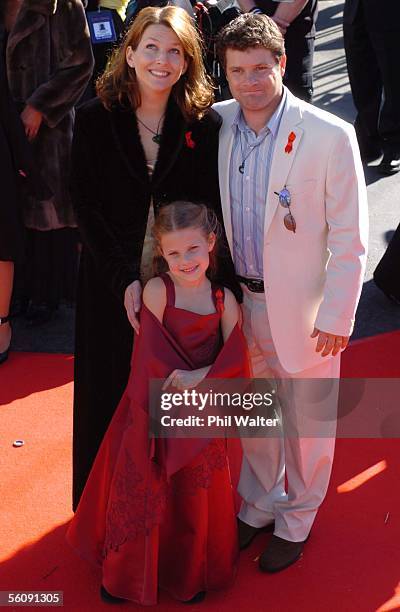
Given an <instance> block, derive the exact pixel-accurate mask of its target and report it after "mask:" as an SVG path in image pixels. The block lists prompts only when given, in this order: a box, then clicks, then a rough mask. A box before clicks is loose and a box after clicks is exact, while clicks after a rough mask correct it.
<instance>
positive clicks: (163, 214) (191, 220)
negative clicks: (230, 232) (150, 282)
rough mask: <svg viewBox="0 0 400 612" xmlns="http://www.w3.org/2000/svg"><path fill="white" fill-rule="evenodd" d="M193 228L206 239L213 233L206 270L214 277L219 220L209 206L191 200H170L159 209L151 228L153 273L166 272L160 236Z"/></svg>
mask: <svg viewBox="0 0 400 612" xmlns="http://www.w3.org/2000/svg"><path fill="white" fill-rule="evenodd" d="M189 228H195V229H200V230H201V231H202V232H203V235H204V237H205V238H206V239H207V238H208V237H209V236H210V234H215V236H216V243H215V246H214V248H213V249H212V251H211V252H210V266H209V268H208V270H207V273H208V275H209V276H210V278H215V275H216V272H217V261H216V257H217V249H218V238H219V237H220V235H221V226H220V224H219V221H218V219H217V217H216V215H215V213H214V211H212V210H211V209H210V208H207V206H205V205H204V204H193V202H180V201H177V202H172V203H171V204H167V205H166V206H163V207H162V208H161V210H160V211H159V213H158V215H157V217H156V219H155V222H154V225H153V229H152V234H153V238H154V256H153V272H154V274H155V275H157V274H162V273H164V272H167V270H168V265H167V262H166V261H165V259H164V257H163V256H162V251H161V238H162V236H163V235H164V234H168V233H169V232H175V231H177V230H183V229H189Z"/></svg>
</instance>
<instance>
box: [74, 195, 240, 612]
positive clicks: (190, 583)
mask: <svg viewBox="0 0 400 612" xmlns="http://www.w3.org/2000/svg"><path fill="white" fill-rule="evenodd" d="M217 226H218V222H217V221H216V218H215V216H214V214H213V213H212V212H211V211H210V210H208V209H207V207H205V206H202V205H197V204H192V203H185V202H176V203H173V204H170V205H168V206H165V207H163V208H162V209H161V211H160V212H159V215H158V217H157V219H156V221H155V224H154V228H153V236H154V250H155V262H156V267H157V271H158V273H159V275H158V276H156V277H155V278H152V279H151V280H150V281H149V282H148V283H147V285H146V286H145V289H144V292H143V306H142V310H141V314H140V332H139V335H138V336H137V338H136V340H135V345H134V351H133V356H132V364H131V366H132V367H131V375H130V379H129V382H128V386H127V388H126V390H125V393H124V395H123V397H122V399H121V402H120V404H119V406H118V408H117V411H116V413H115V415H114V418H113V420H112V422H111V424H110V426H109V429H108V430H107V433H106V435H105V438H104V440H103V443H102V445H101V447H100V450H99V453H98V455H97V458H96V461H95V463H94V466H93V469H92V471H91V473H90V477H89V479H88V482H87V484H86V488H85V490H84V493H83V496H82V498H81V501H80V504H79V506H78V509H77V512H76V514H75V517H74V518H73V520H72V522H71V525H70V527H69V529H68V533H67V538H68V541H69V542H70V544H71V545H72V546H73V547H74V548H75V549H76V550H77V551H78V552H79V553H80V554H81V555H82V556H83V557H85V558H87V559H89V560H91V561H94V562H96V563H98V564H100V565H101V566H102V587H101V594H102V597H103V599H106V600H107V599H108V600H109V601H118V598H122V599H128V600H131V601H134V602H137V603H140V604H145V605H153V604H155V603H157V592H158V589H159V588H160V589H163V590H165V591H167V592H168V593H169V594H170V595H171V596H172V597H174V598H175V599H178V600H181V601H186V602H187V601H200V600H201V599H203V598H204V595H205V593H206V592H207V591H210V590H217V589H222V588H226V587H228V586H230V585H231V584H232V581H233V579H234V576H235V567H236V562H237V555H238V547H237V533H236V519H235V511H234V499H233V490H232V485H231V481H230V474H229V467H228V461H227V453H226V441H225V440H222V439H212V440H211V441H210V440H208V439H207V440H205V439H187V438H186V439H174V440H171V441H167V443H166V442H165V440H164V439H158V440H157V439H154V438H149V413H148V405H149V380H150V379H163V380H165V382H164V386H163V388H164V389H166V388H170V389H171V390H172V391H174V392H176V390H177V389H178V390H183V389H191V388H194V387H196V386H198V385H199V384H200V383H201V381H203V380H204V379H205V378H206V377H209V378H230V377H232V378H234V377H238V378H245V377H247V376H248V375H249V371H248V362H247V354H246V345H245V341H244V338H243V336H242V333H241V331H240V329H239V327H238V312H239V310H238V305H237V302H236V300H235V298H234V296H233V294H232V293H231V292H230V291H229V290H228V289H224V288H223V287H219V286H216V285H214V283H213V282H212V281H210V280H209V278H208V276H207V274H209V273H210V268H212V265H213V260H214V259H215V247H216V240H217ZM210 260H211V264H210ZM169 442H170V444H169Z"/></svg>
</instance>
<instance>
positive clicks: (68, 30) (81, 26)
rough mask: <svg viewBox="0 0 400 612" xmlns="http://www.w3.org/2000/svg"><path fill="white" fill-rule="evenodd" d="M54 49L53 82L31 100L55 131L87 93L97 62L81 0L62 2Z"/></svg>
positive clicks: (54, 21) (55, 24) (54, 26)
mask: <svg viewBox="0 0 400 612" xmlns="http://www.w3.org/2000/svg"><path fill="white" fill-rule="evenodd" d="M51 20H52V23H51V29H52V39H53V40H52V46H53V48H54V52H55V53H56V54H57V56H58V57H57V60H56V61H55V69H54V71H53V73H52V75H51V77H50V79H49V80H48V81H47V82H46V83H43V84H42V85H40V86H39V87H38V88H37V89H36V90H35V91H34V93H33V94H32V95H31V96H30V98H29V99H28V100H27V104H29V105H30V106H33V108H35V109H36V110H38V111H40V112H41V113H42V115H43V118H44V121H45V122H46V123H47V125H48V126H49V127H51V128H53V127H55V126H56V125H57V124H58V123H59V122H60V121H61V120H62V119H63V117H64V116H65V115H66V114H67V113H68V112H70V111H71V109H72V108H73V107H74V105H75V104H76V102H78V100H79V98H80V97H81V95H82V94H83V92H84V90H85V87H86V85H87V83H88V81H89V79H90V76H91V74H92V70H93V65H94V60H93V53H92V47H91V43H90V35H89V29H88V26H87V22H86V16H85V11H84V9H83V5H82V2H81V0H67V1H64V2H63V3H60V5H59V8H58V9H57V11H56V13H55V15H54V16H53V17H51Z"/></svg>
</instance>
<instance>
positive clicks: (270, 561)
mask: <svg viewBox="0 0 400 612" xmlns="http://www.w3.org/2000/svg"><path fill="white" fill-rule="evenodd" d="M307 540H308V538H307ZM307 540H304V542H289V541H288V540H284V539H283V538H279V537H278V536H276V535H273V536H272V538H271V540H270V542H269V544H268V546H267V548H266V550H265V551H264V552H263V554H262V555H261V556H260V559H259V567H260V570H262V571H263V572H269V573H271V574H273V573H274V572H280V571H281V570H284V569H286V568H287V567H289V565H292V563H295V562H296V561H297V560H298V559H300V557H301V555H302V552H303V548H304V544H305V543H306V542H307Z"/></svg>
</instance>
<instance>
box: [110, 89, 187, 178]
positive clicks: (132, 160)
mask: <svg viewBox="0 0 400 612" xmlns="http://www.w3.org/2000/svg"><path fill="white" fill-rule="evenodd" d="M110 121H111V129H112V133H113V137H114V141H115V144H116V147H117V149H118V151H119V153H120V155H121V157H122V160H123V162H124V164H125V166H126V167H127V169H128V171H129V173H130V174H131V176H133V177H134V178H135V179H136V180H140V181H141V182H142V183H143V184H148V185H150V178H149V175H148V171H147V166H146V158H145V154H144V150H143V146H142V143H141V140H140V136H139V128H138V123H137V120H136V115H135V113H134V111H133V110H131V109H124V108H123V107H121V106H118V107H116V108H114V109H113V110H112V112H111V113H110ZM186 128H187V123H186V121H185V119H184V118H183V115H182V113H181V111H180V110H179V107H178V106H177V104H176V102H175V101H174V99H173V98H172V96H171V97H170V99H169V102H168V106H167V111H166V113H165V120H164V126H163V130H162V134H161V142H160V148H159V151H158V158H157V162H156V166H155V168H154V172H153V176H152V178H151V186H152V189H154V188H156V187H157V186H158V185H159V183H160V182H161V181H162V180H163V179H164V177H165V176H166V175H167V174H168V172H169V171H170V169H171V167H172V166H173V164H174V163H175V161H176V159H177V157H178V155H179V153H180V151H181V150H182V147H183V145H184V142H185V129H186Z"/></svg>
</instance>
